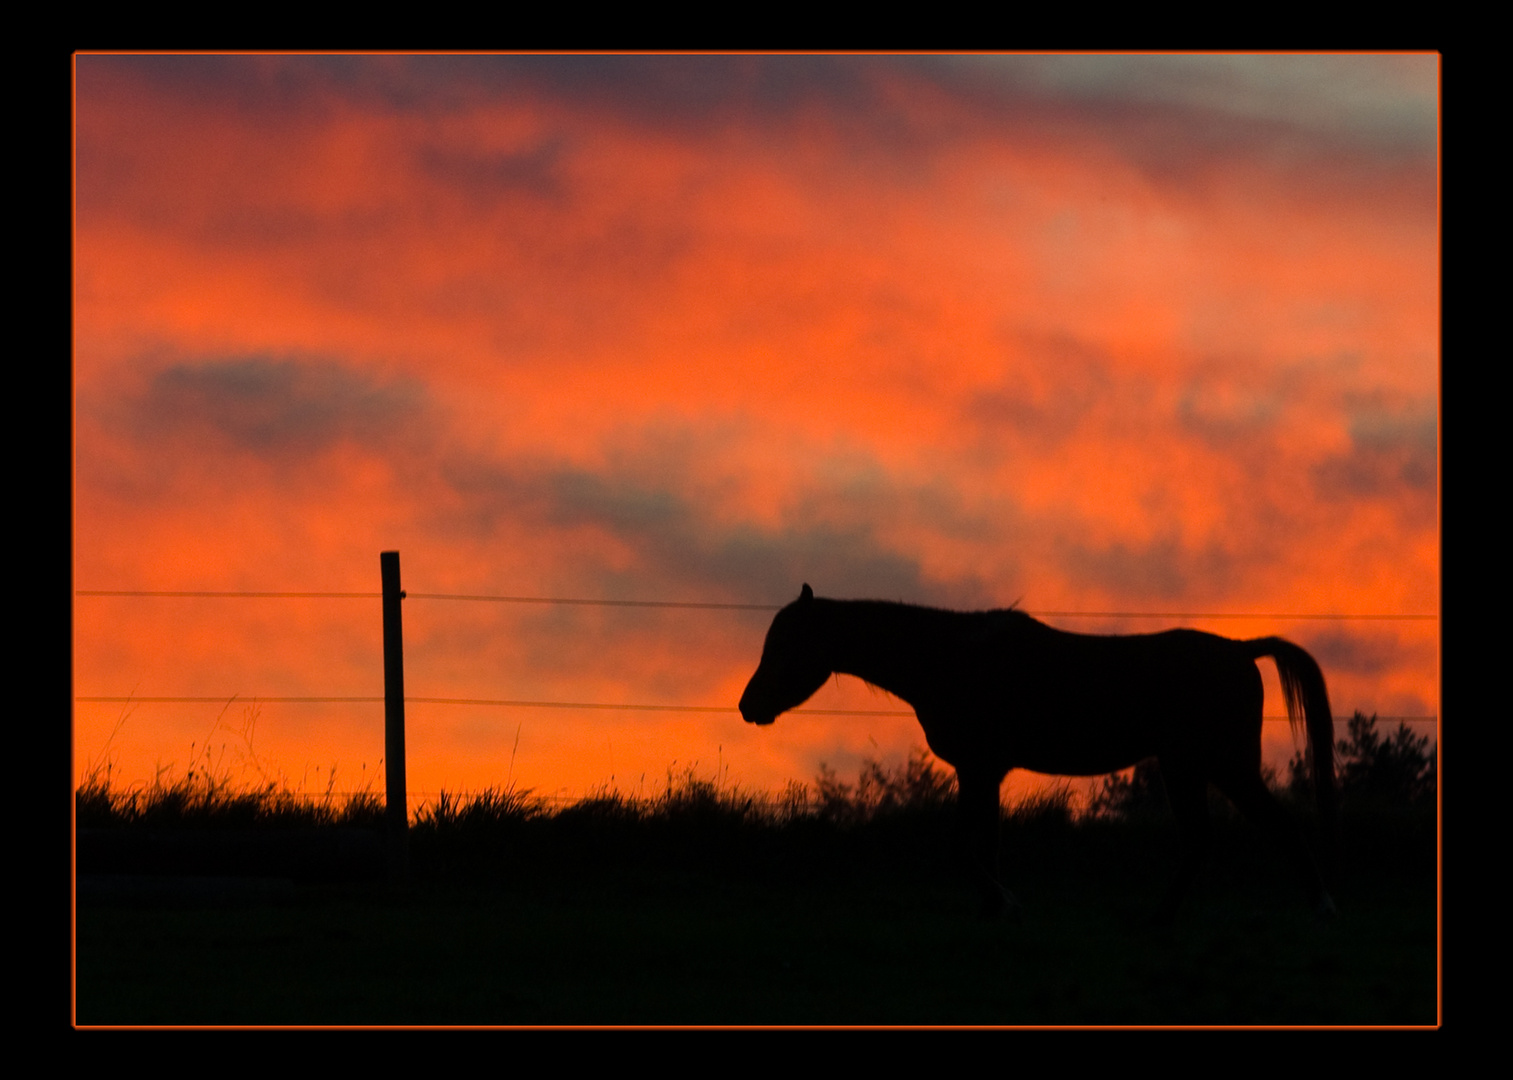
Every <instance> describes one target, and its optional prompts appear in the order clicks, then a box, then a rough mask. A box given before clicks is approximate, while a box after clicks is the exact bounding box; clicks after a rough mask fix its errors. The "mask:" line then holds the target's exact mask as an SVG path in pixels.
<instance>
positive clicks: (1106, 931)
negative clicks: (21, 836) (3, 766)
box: [76, 813, 1438, 1025]
mask: <svg viewBox="0 0 1513 1080" xmlns="http://www.w3.org/2000/svg"><path fill="white" fill-rule="evenodd" d="M950 824H951V822H950V818H949V815H948V814H945V813H941V814H938V815H935V816H934V817H931V818H928V819H926V820H923V821H915V822H912V823H910V824H909V825H907V827H905V826H895V827H894V828H893V831H891V832H890V831H889V829H888V827H886V823H885V824H884V825H878V824H876V823H874V824H873V825H871V826H867V827H861V828H856V829H852V830H849V831H848V830H845V829H828V830H819V829H818V828H817V827H814V828H811V829H810V830H809V832H807V833H804V832H795V831H794V830H791V829H790V830H787V831H783V830H772V829H768V830H767V831H766V832H761V831H760V830H756V831H753V830H751V829H747V828H744V827H741V826H739V824H738V823H737V824H731V823H728V822H727V823H726V826H721V827H713V828H710V827H701V828H699V829H696V830H692V831H690V830H688V829H686V828H685V829H682V830H681V831H679V830H676V829H675V830H673V831H672V832H667V831H665V830H664V832H663V833H661V834H657V835H656V836H655V837H653V838H652V839H647V837H646V834H645V833H644V832H636V831H635V830H636V828H637V826H636V825H635V824H634V823H626V822H620V823H618V824H617V823H616V822H614V821H599V822H593V821H589V822H583V821H579V822H577V823H576V824H563V823H558V824H557V825H556V826H552V827H548V826H543V825H541V824H539V823H538V824H536V825H533V826H530V828H526V827H525V826H521V827H520V828H518V829H516V830H514V831H513V832H510V833H509V834H508V835H507V836H501V835H498V834H488V835H485V836H481V837H480V836H474V837H471V838H468V837H465V836H459V835H453V836H451V837H450V838H446V837H439V836H436V835H428V834H426V833H424V832H423V831H422V832H420V833H417V834H416V835H415V838H414V842H415V847H414V852H413V855H414V863H415V873H414V875H413V880H412V883H411V884H410V885H409V886H407V887H404V888H397V889H396V888H391V887H389V886H387V885H385V884H383V883H382V882H376V881H375V882H368V883H352V882H346V883H341V882H326V883H303V884H296V883H291V882H289V881H276V882H269V881H261V882H247V881H243V882H242V883H240V885H238V886H236V887H233V888H227V889H222V888H220V887H218V886H214V885H210V886H207V885H206V883H205V881H204V880H203V879H201V880H200V881H198V882H185V881H179V882H175V881H173V880H166V881H165V880H164V879H161V878H160V879H157V883H156V885H155V886H154V889H155V891H147V892H144V891H143V890H142V889H140V888H133V887H132V885H131V883H130V882H128V881H125V880H124V879H121V878H111V879H108V880H109V881H110V882H111V883H113V884H112V888H113V889H114V892H111V891H108V890H107V891H106V892H101V891H100V890H99V889H98V888H97V886H98V885H99V884H100V881H101V879H97V878H88V879H81V882H82V884H83V885H84V886H85V888H83V889H82V890H81V897H82V899H81V902H80V905H79V908H78V913H77V963H76V973H77V974H76V978H77V984H76V1009H77V1013H76V1021H77V1023H79V1024H82V1025H113V1024H121V1025H156V1024H168V1025H180V1024H184V1025H194V1024H208V1025H232V1024H254V1025H304V1024H314V1025H348V1024H351V1025H370V1024H371V1025H405V1024H416V1025H472V1024H479V1025H513V1024H520V1025H549V1024H568V1025H598V1024H608V1025H613V1024H634V1025H642V1024H671V1025H685V1024H714V1025H747V1024H755V1025H807V1024H821V1025H853V1024H854V1025H978V1024H985V1025H1060V1024H1074V1025H1098V1024H1115V1025H1126V1024H1128V1025H1185V1024H1195V1025H1254V1024H1275V1025H1314V1024H1326V1025H1433V1024H1435V1023H1436V1022H1437V1020H1438V970H1437V964H1438V948H1437V945H1438V940H1437V939H1438V934H1437V888H1436V866H1435V838H1434V829H1433V823H1432V820H1430V821H1428V822H1426V821H1424V820H1423V819H1422V818H1417V819H1408V818H1403V817H1400V816H1388V817H1380V818H1373V819H1368V820H1346V821H1344V822H1342V836H1341V840H1342V844H1341V847H1342V852H1341V858H1340V864H1339V867H1338V871H1337V873H1336V874H1335V883H1334V895H1335V899H1336V900H1337V901H1338V904H1339V909H1340V912H1341V917H1340V918H1339V919H1338V920H1337V921H1335V922H1333V923H1330V924H1321V923H1319V922H1317V921H1316V920H1315V918H1314V917H1313V915H1312V914H1311V913H1310V912H1309V911H1308V910H1306V908H1305V906H1304V904H1303V903H1302V901H1301V895H1300V890H1298V889H1297V887H1296V886H1295V885H1294V884H1293V883H1292V882H1291V881H1290V880H1289V879H1288V878H1287V877H1286V873H1285V869H1284V866H1283V863H1282V860H1281V859H1280V858H1278V857H1277V856H1276V855H1275V854H1274V853H1272V852H1270V851H1269V850H1268V849H1267V848H1266V846H1265V844H1264V843H1263V842H1262V841H1261V840H1260V839H1259V837H1257V836H1256V835H1255V834H1254V832H1253V831H1252V830H1250V829H1248V828H1247V827H1246V826H1245V824H1244V823H1243V822H1238V821H1232V820H1226V821H1221V822H1220V823H1219V825H1218V827H1217V829H1216V836H1215V857H1214V861H1213V864H1212V866H1211V867H1210V869H1209V870H1208V872H1207V873H1206V874H1205V875H1204V877H1203V878H1202V879H1201V882H1200V885H1199V887H1198V889H1197V892H1196V894H1195V895H1194V896H1193V897H1192V898H1191V900H1190V902H1189V903H1188V905H1187V907H1186V908H1185V909H1184V911H1183V914H1182V917H1181V918H1179V919H1178V920H1177V922H1176V923H1175V924H1174V925H1172V926H1169V927H1165V928H1160V929H1156V928H1152V927H1151V926H1150V925H1149V922H1148V917H1149V915H1150V913H1151V911H1152V910H1153V907H1154V905H1155V902H1156V900H1157V899H1158V898H1159V896H1160V893H1161V888H1162V885H1163V884H1164V881H1165V875H1166V873H1167V870H1168V869H1169V867H1170V865H1171V862H1170V860H1171V859H1172V858H1174V857H1175V848H1174V843H1175V841H1174V838H1173V836H1172V835H1171V833H1172V830H1173V826H1172V824H1171V822H1170V819H1169V818H1167V819H1165V820H1151V821H1137V822H1133V823H1131V822H1091V823H1081V824H1074V823H1072V822H1070V821H1068V820H1066V819H1065V818H1064V817H1063V818H1060V819H1058V818H1057V816H1056V815H1055V814H1051V815H1049V816H1046V815H1042V818H1041V819H1040V820H1036V821H1028V822H1023V823H1019V824H1016V823H1014V822H1010V823H1009V825H1008V827H1006V829H1005V837H1004V841H1005V855H1006V859H1007V864H1008V878H1009V881H1010V884H1011V885H1012V887H1013V888H1014V889H1015V892H1016V893H1017V895H1018V896H1019V898H1020V899H1021V901H1022V902H1023V904H1024V907H1025V916H1024V918H1023V919H1022V920H1021V921H1018V922H987V921H983V920H981V919H979V918H978V917H977V916H976V912H975V909H974V906H973V904H974V894H973V893H972V891H971V889H970V886H969V883H968V882H967V881H966V880H965V878H964V876H963V874H962V873H961V872H960V871H959V869H958V868H957V863H956V856H957V852H956V850H955V847H954V842H953V840H952V834H951V831H950ZM530 829H534V830H535V831H534V832H532V831H530ZM869 830H870V831H869ZM81 872H82V868H81Z"/></svg>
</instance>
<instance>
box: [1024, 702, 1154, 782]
mask: <svg viewBox="0 0 1513 1080" xmlns="http://www.w3.org/2000/svg"><path fill="white" fill-rule="evenodd" d="M1129 719H1130V718H1129V717H1128V715H1125V716H1122V717H1120V716H1117V714H1116V715H1115V716H1112V717H1111V716H1108V715H1107V714H1105V715H1103V716H1097V717H1094V716H1092V715H1089V714H1085V713H1084V714H1080V715H1079V714H1076V713H1071V714H1067V715H1065V716H1062V717H1058V718H1055V719H1048V720H1047V721H1046V722H1044V724H1043V725H1041V726H1039V727H1038V728H1037V729H1036V730H1034V731H1024V732H1022V733H1021V735H1020V737H1019V738H1017V739H1015V740H1014V744H1015V745H1014V747H1013V753H1012V756H1013V758H1014V764H1015V765H1016V766H1017V767H1018V768H1022V769H1029V770H1031V771H1032V772H1040V773H1050V774H1052V775H1054V776H1101V775H1103V774H1104V773H1111V772H1117V771H1118V770H1120V769H1127V768H1129V767H1130V766H1131V765H1134V764H1136V763H1138V762H1140V761H1143V760H1145V759H1146V758H1148V757H1151V756H1153V755H1154V754H1155V753H1156V746H1157V740H1156V738H1155V737H1154V733H1153V732H1151V731H1149V730H1146V729H1145V728H1144V727H1143V726H1142V725H1139V724H1132V723H1129ZM1121 721H1122V722H1121Z"/></svg>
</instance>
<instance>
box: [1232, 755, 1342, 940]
mask: <svg viewBox="0 0 1513 1080" xmlns="http://www.w3.org/2000/svg"><path fill="white" fill-rule="evenodd" d="M1214 783H1215V784H1216V785H1217V786H1218V788H1219V790H1220V791H1222V792H1224V794H1225V796H1226V797H1228V799H1229V801H1230V802H1232V803H1234V804H1235V806H1236V807H1237V808H1238V809H1239V811H1240V813H1242V814H1244V815H1245V816H1246V817H1248V818H1249V819H1250V820H1251V821H1252V822H1254V823H1255V825H1256V826H1257V827H1258V828H1260V829H1261V831H1262V832H1264V833H1265V834H1266V835H1267V836H1268V837H1270V838H1271V840H1272V842H1273V843H1275V844H1276V846H1277V848H1278V849H1279V850H1280V851H1281V852H1282V854H1283V856H1284V857H1286V858H1287V859H1288V861H1289V862H1291V864H1292V868H1293V872H1294V873H1295V874H1296V875H1297V878H1298V880H1299V881H1300V882H1301V883H1302V885H1303V889H1304V891H1305V892H1306V893H1307V894H1308V899H1309V902H1310V903H1311V904H1312V905H1313V909H1314V912H1315V913H1316V914H1317V915H1318V916H1319V917H1320V918H1324V919H1328V918H1333V917H1334V916H1335V915H1336V914H1337V913H1338V909H1337V908H1335V906H1334V900H1333V899H1332V898H1331V897H1330V895H1329V892H1328V890H1327V889H1325V888H1324V880H1323V878H1322V877H1321V876H1320V875H1319V868H1318V866H1317V864H1316V863H1315V862H1314V861H1313V856H1312V855H1310V854H1309V851H1308V843H1307V841H1306V840H1305V839H1304V838H1303V832H1302V830H1301V829H1300V828H1298V823H1297V822H1296V821H1294V820H1293V818H1292V815H1290V814H1289V813H1287V811H1286V810H1285V809H1284V808H1283V807H1282V804H1281V803H1279V802H1277V798H1276V796H1275V795H1273V794H1272V793H1271V792H1270V790H1268V789H1267V787H1266V783H1265V781H1263V780H1262V779H1261V775H1260V772H1259V770H1258V771H1256V772H1251V771H1249V770H1248V769H1247V770H1244V771H1240V770H1236V771H1235V772H1233V773H1229V774H1226V775H1224V776H1221V777H1216V778H1215V779H1214Z"/></svg>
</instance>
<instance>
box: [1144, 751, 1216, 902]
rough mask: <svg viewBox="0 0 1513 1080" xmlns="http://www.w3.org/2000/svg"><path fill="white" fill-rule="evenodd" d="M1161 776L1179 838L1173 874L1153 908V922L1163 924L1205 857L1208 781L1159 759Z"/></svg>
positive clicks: (1183, 768)
mask: <svg viewBox="0 0 1513 1080" xmlns="http://www.w3.org/2000/svg"><path fill="white" fill-rule="evenodd" d="M1161 779H1162V780H1163V781H1164V782H1165V784H1166V798H1167V801H1168V802H1170V803H1171V807H1172V814H1173V815H1175V817H1176V819H1177V829H1178V831H1179V832H1180V834H1181V839H1182V855H1181V859H1180V861H1179V862H1178V864H1177V873H1176V876H1175V877H1173V879H1172V883H1171V886H1170V888H1168V889H1167V891H1166V896H1165V898H1164V899H1163V900H1162V901H1161V906H1160V907H1159V908H1157V909H1156V920H1155V921H1156V922H1157V923H1158V924H1165V923H1169V922H1171V920H1172V919H1173V918H1174V917H1175V916H1176V914H1177V908H1178V906H1179V905H1180V904H1181V903H1182V898H1183V897H1184V896H1186V895H1187V893H1188V891H1189V890H1190V889H1191V888H1192V884H1193V881H1194V879H1196V878H1197V876H1198V871H1199V870H1201V869H1202V868H1203V863H1204V862H1205V861H1206V860H1207V859H1208V782H1207V781H1206V780H1205V779H1204V778H1203V774H1202V773H1201V772H1198V771H1196V770H1193V769H1190V768H1187V767H1184V766H1181V765H1174V764H1172V763H1171V762H1169V761H1165V760H1163V761H1162V762H1161Z"/></svg>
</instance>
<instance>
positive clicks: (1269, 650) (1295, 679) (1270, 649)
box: [1246, 637, 1335, 847]
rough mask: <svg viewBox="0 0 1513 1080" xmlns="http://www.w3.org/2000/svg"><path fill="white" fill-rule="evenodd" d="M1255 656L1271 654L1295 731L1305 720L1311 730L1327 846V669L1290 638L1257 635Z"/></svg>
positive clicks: (1331, 808) (1330, 745) (1330, 742)
mask: <svg viewBox="0 0 1513 1080" xmlns="http://www.w3.org/2000/svg"><path fill="white" fill-rule="evenodd" d="M1246 644H1247V645H1249V646H1250V647H1251V650H1252V656H1253V657H1259V656H1269V657H1271V658H1272V659H1273V660H1274V661H1276V665H1277V674H1278V675H1279V676H1281V679H1282V696H1283V697H1284V698H1286V699H1287V719H1288V720H1289V721H1290V722H1291V724H1292V730H1293V733H1294V734H1297V733H1299V732H1300V730H1301V729H1302V727H1303V725H1304V723H1305V721H1306V725H1307V732H1308V743H1307V745H1308V754H1307V757H1308V759H1309V763H1310V771H1311V772H1312V774H1313V793H1314V799H1315V801H1316V804H1317V806H1318V810H1319V820H1320V824H1321V827H1322V830H1323V835H1324V838H1325V844H1326V847H1327V846H1328V844H1329V843H1330V841H1331V838H1332V837H1333V835H1334V818H1335V787H1334V715H1333V714H1332V713H1331V712H1330V711H1329V692H1328V690H1326V689H1325V687H1324V673H1323V671H1321V670H1320V669H1319V664H1318V661H1317V660H1315V659H1314V658H1313V657H1312V656H1310V655H1308V653H1307V652H1306V651H1305V650H1303V649H1302V648H1300V647H1299V646H1297V645H1294V644H1293V643H1292V642H1290V641H1284V640H1283V639H1282V638H1279V637H1266V638H1256V639H1254V640H1252V641H1248V642H1246Z"/></svg>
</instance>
